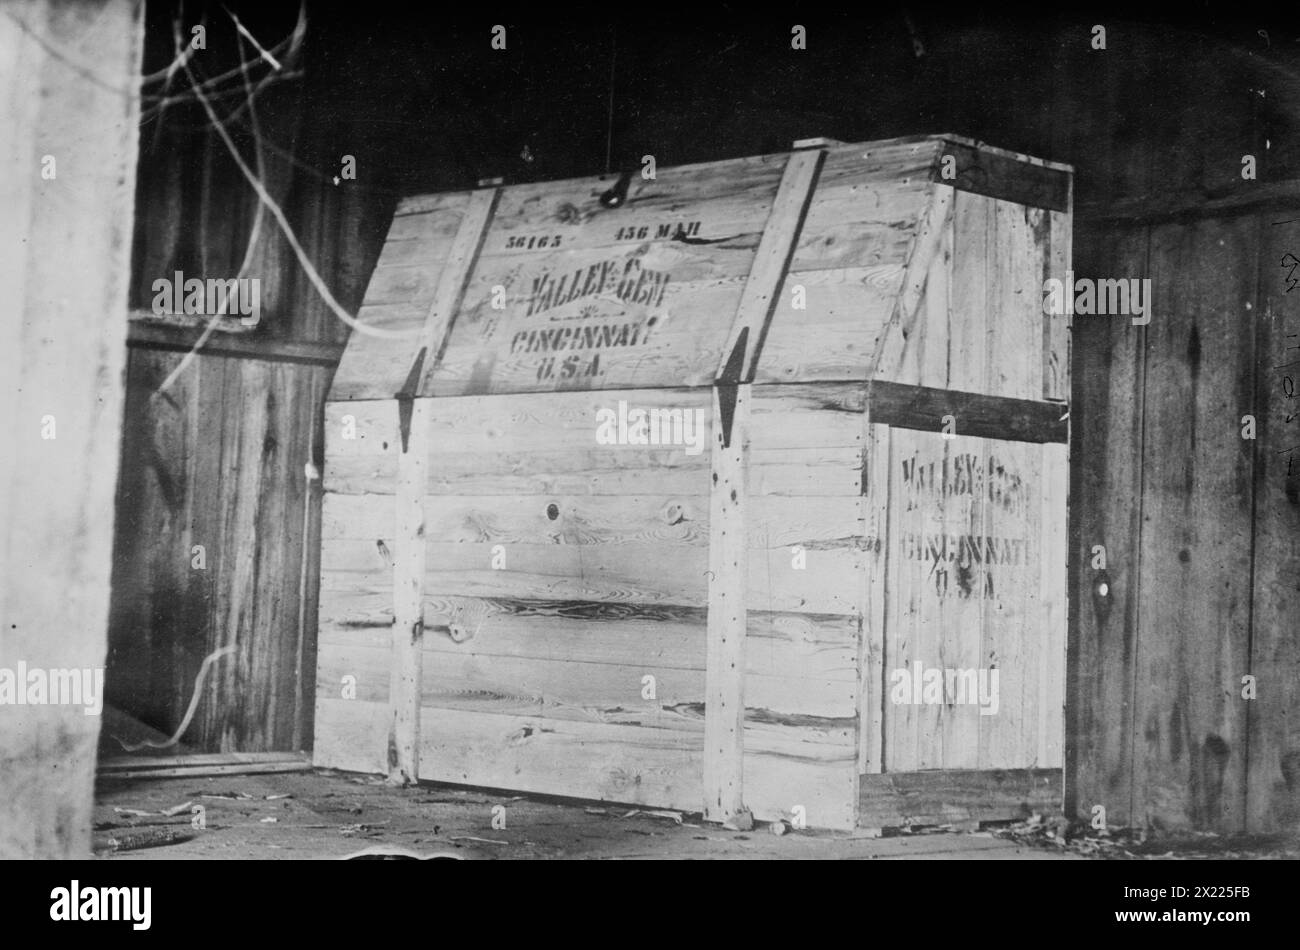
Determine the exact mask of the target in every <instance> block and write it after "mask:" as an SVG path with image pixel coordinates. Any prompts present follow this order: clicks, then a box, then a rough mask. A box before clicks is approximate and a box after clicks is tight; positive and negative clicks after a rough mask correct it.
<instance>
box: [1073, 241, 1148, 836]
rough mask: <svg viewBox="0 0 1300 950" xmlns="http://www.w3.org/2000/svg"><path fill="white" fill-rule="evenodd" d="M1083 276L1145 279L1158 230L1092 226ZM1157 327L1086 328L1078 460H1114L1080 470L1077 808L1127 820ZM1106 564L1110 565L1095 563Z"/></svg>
mask: <svg viewBox="0 0 1300 950" xmlns="http://www.w3.org/2000/svg"><path fill="white" fill-rule="evenodd" d="M1079 248H1080V249H1081V251H1082V253H1081V255H1080V259H1079V262H1078V266H1077V275H1078V276H1079V277H1086V278H1095V277H1098V276H1102V275H1107V276H1108V275H1130V274H1131V275H1135V276H1137V275H1143V274H1148V273H1150V271H1149V270H1148V267H1147V232H1146V229H1145V228H1132V229H1128V230H1126V231H1123V232H1121V233H1119V234H1116V233H1114V232H1113V231H1112V230H1111V229H1110V228H1088V229H1087V230H1086V231H1084V232H1083V233H1082V234H1081V238H1080V241H1079ZM1148 330H1149V327H1140V326H1133V325H1132V323H1131V322H1130V321H1129V320H1122V319H1107V318H1101V317H1096V316H1078V317H1076V318H1075V320H1074V331H1073V333H1074V343H1075V345H1074V350H1073V359H1074V373H1073V375H1074V377H1075V378H1076V379H1079V380H1094V379H1104V380H1106V381H1107V385H1105V386H1090V385H1080V386H1079V387H1078V388H1077V391H1076V392H1075V394H1074V397H1073V401H1072V403H1071V408H1070V421H1071V429H1070V432H1071V439H1072V444H1071V447H1070V455H1071V457H1072V458H1074V459H1098V458H1104V459H1106V460H1107V461H1106V464H1105V465H1093V466H1082V467H1081V466H1076V467H1075V469H1074V471H1073V472H1072V476H1073V479H1074V482H1073V486H1072V489H1073V490H1072V499H1073V500H1074V504H1073V506H1072V508H1071V529H1070V530H1071V536H1072V559H1073V560H1074V563H1075V564H1076V565H1078V567H1077V571H1076V585H1077V586H1076V587H1075V589H1074V592H1073V594H1074V597H1073V609H1072V611H1071V614H1070V629H1071V634H1070V644H1069V655H1068V672H1069V679H1068V682H1067V711H1068V715H1067V725H1066V728H1067V739H1066V742H1067V747H1066V757H1067V758H1066V781H1067V788H1066V801H1067V807H1070V808H1072V809H1074V810H1075V811H1076V813H1078V814H1079V815H1081V816H1083V817H1088V816H1090V815H1091V813H1092V809H1093V808H1094V807H1096V806H1098V805H1100V806H1102V807H1103V808H1105V810H1106V817H1107V820H1108V822H1109V823H1110V824H1113V825H1123V824H1127V823H1128V820H1129V816H1130V814H1131V806H1132V792H1133V780H1132V775H1133V771H1132V770H1133V739H1134V736H1133V723H1134V707H1133V677H1134V667H1135V663H1136V655H1137V639H1138V603H1139V597H1140V583H1139V581H1140V578H1139V570H1138V567H1139V559H1140V551H1141V548H1140V538H1141V523H1142V506H1141V499H1142V488H1141V485H1142V481H1141V468H1140V465H1139V460H1140V458H1141V455H1142V439H1143V432H1142V427H1143V408H1144V377H1145V360H1144V349H1145V347H1144V344H1143V341H1144V340H1145V337H1146V333H1147V332H1148ZM1103 555H1104V558H1105V564H1106V567H1105V569H1099V568H1094V567H1093V566H1092V565H1093V563H1094V561H1096V562H1097V563H1100V559H1101V557H1102V556H1103Z"/></svg>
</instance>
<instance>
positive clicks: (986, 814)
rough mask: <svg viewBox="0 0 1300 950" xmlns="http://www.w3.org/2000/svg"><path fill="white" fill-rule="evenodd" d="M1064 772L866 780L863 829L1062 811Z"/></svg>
mask: <svg viewBox="0 0 1300 950" xmlns="http://www.w3.org/2000/svg"><path fill="white" fill-rule="evenodd" d="M1061 786H1062V778H1061V770H1060V769H985V770H979V771H975V770H964V769H961V770H947V771H929V772H897V773H891V774H888V775H868V776H863V778H862V781H861V792H860V793H859V811H858V826H859V827H862V828H894V827H908V826H911V825H942V824H948V823H951V822H959V821H960V822H969V821H1006V820H1009V819H1015V818H1027V817H1029V816H1030V815H1031V814H1035V813H1036V814H1040V815H1052V814H1059V813H1060V810H1061Z"/></svg>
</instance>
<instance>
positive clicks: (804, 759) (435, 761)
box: [314, 699, 855, 830]
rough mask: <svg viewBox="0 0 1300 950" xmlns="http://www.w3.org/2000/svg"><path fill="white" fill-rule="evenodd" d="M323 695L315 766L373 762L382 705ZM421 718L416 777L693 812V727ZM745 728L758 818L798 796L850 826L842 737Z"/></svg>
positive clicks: (830, 822) (453, 713)
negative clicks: (421, 766) (817, 738)
mask: <svg viewBox="0 0 1300 950" xmlns="http://www.w3.org/2000/svg"><path fill="white" fill-rule="evenodd" d="M321 705H322V710H321V716H322V720H323V721H324V722H325V723H326V728H325V729H324V730H322V732H323V735H324V737H325V738H324V741H322V742H321V743H318V745H317V749H316V751H315V754H314V761H315V763H316V765H317V766H318V767H326V768H341V769H347V770H350V771H363V772H378V771H382V768H377V766H380V765H382V759H383V754H382V747H383V739H382V736H383V731H384V725H383V722H384V707H383V706H382V705H380V704H377V703H366V702H360V701H348V700H337V699H336V700H328V701H324V702H322V704H321ZM424 717H425V718H424V722H423V724H422V728H421V735H422V736H423V740H422V741H423V743H424V748H423V750H422V752H423V754H422V756H421V760H422V761H423V762H425V763H426V771H425V773H423V774H422V775H421V778H423V779H425V780H429V781H440V782H451V783H454V784H467V785H476V786H480V787H489V788H511V789H517V790H520V791H525V792H534V793H538V794H549V795H564V796H566V797H575V798H589V799H595V800H600V801H607V802H625V803H627V804H630V805H646V806H650V807H659V808H677V809H681V810H683V811H687V812H692V813H698V812H700V811H701V810H702V806H703V805H704V802H703V800H702V795H701V784H700V777H701V775H702V770H703V758H704V755H703V752H704V744H703V739H702V733H695V734H691V733H684V732H680V731H673V730H664V729H643V728H638V727H634V726H625V725H616V724H609V723H598V722H579V721H571V720H547V719H541V718H538V717H529V716H509V715H494V714H484V713H468V712H461V711H457V710H445V709H426V710H425V711H424ZM745 734H746V743H745V749H746V753H745V772H746V775H747V776H748V781H747V786H746V787H747V792H746V803H747V804H748V805H749V807H750V808H752V809H753V814H754V817H755V818H758V819H759V820H763V821H771V820H775V819H777V818H786V819H787V820H788V819H789V818H790V817H791V814H792V810H793V806H795V805H800V806H802V807H803V809H804V811H805V813H806V815H807V820H808V823H809V824H810V825H811V826H813V827H819V828H830V829H843V830H848V829H850V828H852V827H853V821H854V811H855V809H854V807H853V806H854V803H853V801H852V799H851V798H849V796H848V793H849V791H850V790H851V789H852V788H853V778H854V776H853V772H854V760H855V754H854V748H853V746H852V745H851V744H847V745H827V744H822V745H817V744H803V743H800V742H798V741H797V739H793V738H792V737H791V736H790V735H789V732H788V730H774V729H770V728H763V727H761V726H756V725H750V724H747V725H746V728H745ZM430 763H432V767H430Z"/></svg>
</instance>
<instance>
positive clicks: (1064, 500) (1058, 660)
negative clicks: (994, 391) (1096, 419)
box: [1031, 445, 1070, 769]
mask: <svg viewBox="0 0 1300 950" xmlns="http://www.w3.org/2000/svg"><path fill="white" fill-rule="evenodd" d="M1042 452H1043V463H1042V471H1041V477H1040V482H1039V484H1040V485H1041V486H1042V487H1041V488H1040V489H1039V491H1040V494H1041V497H1042V514H1041V516H1040V523H1039V524H1040V531H1041V533H1042V539H1041V541H1040V544H1039V552H1040V555H1039V564H1040V565H1041V567H1042V570H1041V575H1040V578H1039V582H1038V593H1039V598H1040V599H1039V617H1040V618H1041V619H1040V620H1039V629H1040V630H1041V631H1042V637H1043V647H1042V650H1041V653H1040V663H1039V667H1038V710H1039V717H1040V718H1039V722H1040V724H1041V725H1040V729H1039V735H1038V755H1037V759H1036V761H1037V762H1038V765H1039V767H1040V768H1050V769H1059V768H1062V766H1063V764H1064V755H1063V748H1064V742H1065V650H1066V636H1067V633H1066V614H1067V611H1068V606H1069V604H1068V596H1067V591H1068V590H1069V586H1068V578H1067V573H1066V562H1067V561H1068V560H1069V546H1070V545H1069V538H1068V526H1069V517H1068V500H1069V493H1070V460H1069V452H1068V448H1067V447H1066V446H1064V445H1045V446H1043V449H1042ZM1031 635H1033V634H1032V633H1031Z"/></svg>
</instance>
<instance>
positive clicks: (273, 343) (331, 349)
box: [127, 318, 343, 366]
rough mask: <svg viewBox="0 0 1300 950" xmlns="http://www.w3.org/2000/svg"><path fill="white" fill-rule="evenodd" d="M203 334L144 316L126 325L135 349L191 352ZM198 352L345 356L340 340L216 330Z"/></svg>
mask: <svg viewBox="0 0 1300 950" xmlns="http://www.w3.org/2000/svg"><path fill="white" fill-rule="evenodd" d="M202 333H203V330H202V329H201V328H199V327H188V326H176V325H174V324H170V323H146V322H144V320H143V318H140V319H134V318H133V319H132V320H131V322H130V323H128V324H127V344H128V345H129V346H131V347H132V348H133V349H153V350H179V351H181V352H185V353H188V352H189V351H190V350H192V349H194V345H195V344H196V343H197V342H198V340H199V337H200V336H201V335H202ZM198 351H199V352H200V353H202V354H204V355H207V356H228V357H235V358H243V359H256V360H271V361H284V362H289V363H309V364H315V365H318V366H337V365H338V361H339V358H340V357H342V355H343V346H342V345H341V344H337V343H314V342H309V341H298V340H276V339H271V338H268V337H261V336H254V335H252V334H247V333H238V334H236V333H213V334H212V335H211V336H210V337H208V339H207V340H206V341H204V343H203V345H202V346H201V347H199V350H198Z"/></svg>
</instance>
